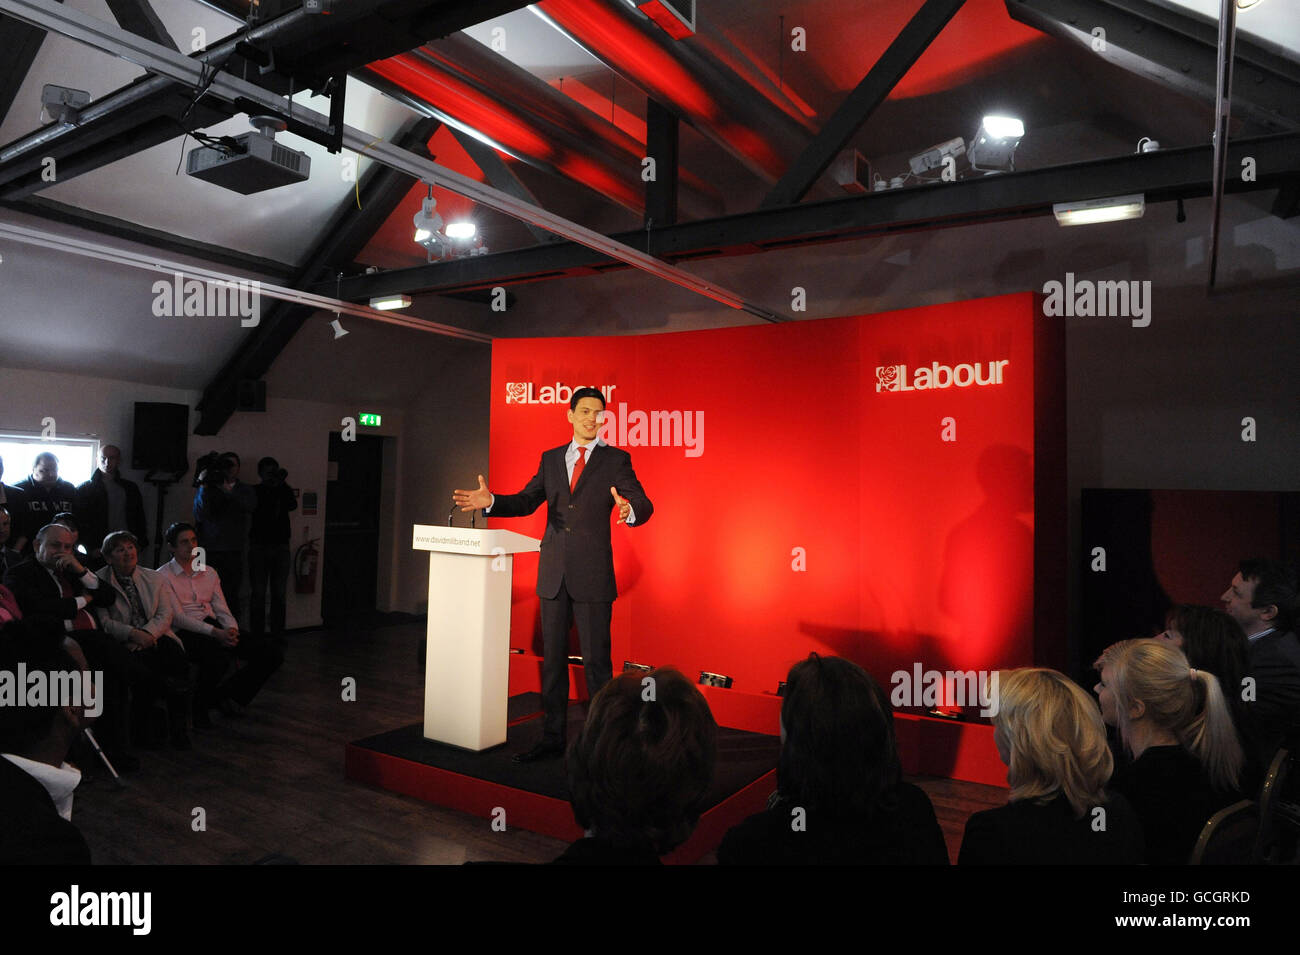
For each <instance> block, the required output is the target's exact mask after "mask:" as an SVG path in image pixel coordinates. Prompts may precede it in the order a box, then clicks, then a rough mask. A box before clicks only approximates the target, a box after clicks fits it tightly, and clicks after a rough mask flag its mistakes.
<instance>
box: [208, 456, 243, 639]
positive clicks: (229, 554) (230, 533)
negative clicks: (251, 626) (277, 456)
mask: <svg viewBox="0 0 1300 955" xmlns="http://www.w3.org/2000/svg"><path fill="white" fill-rule="evenodd" d="M205 461H207V462H208V466H207V467H204V468H203V469H202V470H201V471H199V474H198V484H199V490H198V493H197V494H195V495H194V523H195V524H196V525H197V526H198V530H199V543H200V544H202V545H203V549H204V551H205V553H206V557H205V561H206V563H207V564H208V565H209V566H211V567H214V568H215V569H216V571H217V573H219V574H220V575H221V579H222V580H225V581H227V582H228V583H229V585H230V589H229V591H228V592H227V593H226V603H227V604H228V605H229V607H230V613H231V615H232V616H234V617H235V619H236V620H238V619H239V590H240V586H241V584H242V581H243V579H244V545H245V543H246V542H247V540H248V520H249V516H250V515H251V514H252V513H253V511H254V510H255V509H256V508H257V494H256V493H255V492H254V491H253V488H252V487H250V486H249V485H247V484H245V483H243V482H242V481H240V480H239V455H237V454H235V452H233V451H227V452H226V453H225V454H223V455H221V456H220V457H219V458H218V459H216V461H212V458H211V456H208V457H206V458H200V459H199V463H200V465H202V464H203V463H204V462H205Z"/></svg>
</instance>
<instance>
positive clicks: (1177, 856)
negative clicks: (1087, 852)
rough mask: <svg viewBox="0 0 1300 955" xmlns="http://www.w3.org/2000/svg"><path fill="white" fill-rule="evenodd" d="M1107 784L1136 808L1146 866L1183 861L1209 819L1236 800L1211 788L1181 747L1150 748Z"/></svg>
mask: <svg viewBox="0 0 1300 955" xmlns="http://www.w3.org/2000/svg"><path fill="white" fill-rule="evenodd" d="M1110 785H1111V789H1113V790H1114V791H1115V792H1118V793H1121V794H1122V795H1123V796H1125V797H1126V798H1127V799H1128V801H1129V802H1130V803H1132V804H1133V808H1134V809H1135V810H1137V816H1138V821H1139V822H1141V824H1142V838H1143V842H1144V843H1145V845H1146V861H1147V864H1148V865H1186V864H1187V859H1188V857H1189V856H1190V855H1191V854H1192V849H1193V847H1195V845H1196V837H1197V836H1199V835H1200V834H1201V830H1202V829H1203V828H1204V827H1205V824H1206V823H1207V822H1208V821H1209V819H1210V817H1211V816H1213V815H1214V814H1215V813H1216V812H1218V811H1219V810H1220V809H1222V808H1223V807H1225V806H1230V805H1232V804H1233V803H1234V802H1236V801H1237V800H1238V799H1240V798H1241V795H1240V794H1239V793H1237V792H1221V791H1219V790H1216V789H1215V788H1214V787H1213V786H1212V785H1211V784H1210V780H1209V777H1208V776H1207V775H1206V773H1205V769H1204V767H1202V766H1201V761H1200V760H1198V759H1197V758H1196V757H1195V756H1193V755H1192V754H1191V753H1189V752H1188V751H1187V750H1185V749H1183V747H1181V746H1152V747H1151V748H1150V749H1148V750H1146V751H1145V752H1143V753H1142V755H1141V756H1140V757H1138V759H1136V760H1134V761H1133V762H1132V763H1130V764H1129V765H1127V766H1125V767H1123V768H1122V769H1119V770H1116V772H1115V775H1114V776H1113V777H1112V778H1111V781H1110Z"/></svg>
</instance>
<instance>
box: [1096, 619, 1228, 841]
mask: <svg viewBox="0 0 1300 955" xmlns="http://www.w3.org/2000/svg"><path fill="white" fill-rule="evenodd" d="M1098 662H1099V663H1100V664H1101V681H1100V682H1099V683H1098V684H1097V696H1098V698H1099V699H1100V701H1101V715H1102V718H1103V719H1104V720H1105V721H1106V722H1107V723H1109V724H1110V725H1112V726H1116V727H1118V728H1119V732H1120V738H1121V739H1122V740H1123V742H1124V746H1125V748H1126V749H1127V750H1128V751H1129V752H1130V753H1131V754H1132V756H1133V762H1132V763H1130V764H1128V765H1127V766H1124V767H1121V768H1120V769H1119V770H1118V771H1117V772H1116V773H1115V775H1114V777H1113V778H1112V779H1111V788H1112V789H1113V790H1114V791H1116V792H1118V793H1120V794H1122V795H1123V796H1125V797H1126V798H1127V799H1128V801H1129V802H1131V803H1132V804H1133V808H1134V809H1136V810H1137V814H1138V819H1139V820H1141V823H1142V834H1143V838H1144V841H1145V844H1146V861H1147V862H1148V863H1150V864H1151V865H1183V864H1185V863H1186V862H1187V858H1188V855H1189V854H1190V853H1191V851H1192V847H1193V846H1194V845H1195V844H1196V837H1197V836H1198V835H1200V832H1201V829H1202V828H1203V827H1204V825H1205V823H1206V822H1207V821H1208V820H1209V818H1210V817H1211V816H1212V815H1214V814H1215V813H1216V812H1218V811H1219V810H1220V809H1222V808H1223V807H1225V806H1227V805H1230V804H1231V803H1233V802H1236V801H1237V800H1238V799H1240V798H1241V794H1240V792H1239V791H1238V783H1239V778H1240V774H1241V768H1242V761H1243V756H1242V752H1241V744H1240V743H1238V742H1237V731H1236V729H1235V728H1234V727H1233V725H1232V715H1231V712H1230V711H1229V709H1228V703H1227V701H1226V700H1225V699H1224V698H1223V691H1222V690H1220V688H1219V681H1218V678H1217V677H1215V676H1214V674H1212V673H1209V672H1207V671H1205V670H1196V669H1192V668H1191V667H1189V666H1188V664H1187V657H1185V656H1183V652H1182V651H1181V650H1179V649H1177V648H1175V647H1172V646H1170V645H1169V644H1168V643H1165V642H1163V641H1160V640H1124V641H1121V642H1120V643H1117V644H1115V645H1113V646H1111V647H1108V648H1107V649H1106V651H1105V652H1104V653H1103V654H1102V655H1101V659H1100V660H1099V661H1098Z"/></svg>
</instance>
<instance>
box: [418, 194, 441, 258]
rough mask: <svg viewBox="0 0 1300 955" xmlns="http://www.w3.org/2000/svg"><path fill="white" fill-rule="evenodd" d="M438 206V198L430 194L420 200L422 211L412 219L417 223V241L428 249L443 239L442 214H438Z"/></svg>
mask: <svg viewBox="0 0 1300 955" xmlns="http://www.w3.org/2000/svg"><path fill="white" fill-rule="evenodd" d="M429 191H430V192H432V191H433V190H432V189H430V190H429ZM437 208H438V200H437V199H435V198H433V196H428V197H427V198H425V199H422V200H420V211H419V212H417V213H416V214H415V217H414V219H413V220H412V221H413V222H414V223H415V242H416V243H417V244H419V245H422V246H424V247H425V248H426V249H432V248H433V247H434V246H436V245H438V244H439V243H440V242H441V241H442V216H440V215H438V212H437Z"/></svg>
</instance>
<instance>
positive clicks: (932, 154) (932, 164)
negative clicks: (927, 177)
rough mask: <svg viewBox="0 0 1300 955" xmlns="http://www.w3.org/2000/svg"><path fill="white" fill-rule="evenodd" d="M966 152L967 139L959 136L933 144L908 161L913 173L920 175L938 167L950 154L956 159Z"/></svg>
mask: <svg viewBox="0 0 1300 955" xmlns="http://www.w3.org/2000/svg"><path fill="white" fill-rule="evenodd" d="M965 154H966V141H965V140H964V139H962V138H961V137H960V136H958V137H957V138H956V139H950V140H948V141H947V142H946V143H940V144H939V145H938V146H931V147H930V148H929V149H927V150H926V151H925V152H923V153H919V154H917V155H915V156H913V157H912V158H911V159H909V160H908V161H907V164H908V165H909V166H911V167H912V172H913V174H915V175H918V176H919V175H920V174H921V173H923V172H928V171H929V170H931V169H938V168H939V167H940V166H942V165H943V161H944V160H945V159H947V158H948V157H949V156H951V157H952V158H953V159H954V160H955V159H956V158H957V157H958V156H964V155H965Z"/></svg>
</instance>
